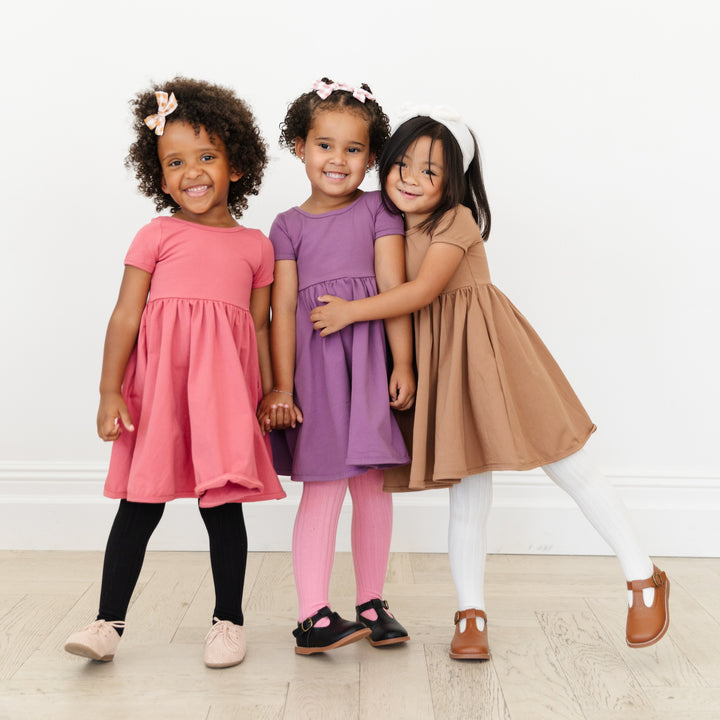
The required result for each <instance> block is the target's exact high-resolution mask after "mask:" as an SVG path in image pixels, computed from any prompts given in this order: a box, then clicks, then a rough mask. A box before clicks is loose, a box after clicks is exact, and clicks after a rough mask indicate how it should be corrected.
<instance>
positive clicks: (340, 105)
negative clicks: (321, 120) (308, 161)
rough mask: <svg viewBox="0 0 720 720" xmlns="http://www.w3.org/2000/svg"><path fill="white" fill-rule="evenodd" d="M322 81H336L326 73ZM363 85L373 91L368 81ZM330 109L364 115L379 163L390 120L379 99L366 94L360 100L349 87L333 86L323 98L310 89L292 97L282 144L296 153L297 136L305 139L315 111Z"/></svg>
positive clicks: (373, 151)
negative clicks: (365, 96)
mask: <svg viewBox="0 0 720 720" xmlns="http://www.w3.org/2000/svg"><path fill="white" fill-rule="evenodd" d="M322 81H323V82H324V83H327V84H328V85H330V84H332V82H333V81H332V80H329V79H328V78H326V77H324V78H323V79H322ZM360 87H361V88H362V89H363V90H366V91H367V92H369V93H371V92H372V90H370V87H369V86H368V85H366V84H365V83H363V84H362V85H361V86H360ZM330 110H341V111H348V112H355V113H359V114H361V115H363V116H364V117H365V119H366V120H367V121H368V126H369V127H368V130H369V134H370V152H371V153H373V154H374V156H375V164H377V159H378V157H379V156H380V153H381V152H382V149H383V147H384V145H385V143H386V142H387V139H388V137H389V136H390V121H389V120H388V117H387V115H386V114H385V113H384V112H383V109H382V108H381V107H380V104H379V103H378V102H377V100H370V99H368V98H366V99H365V102H360V100H358V99H357V98H355V97H354V96H353V94H352V92H350V91H349V90H333V91H332V92H331V93H330V95H328V96H327V98H325V99H324V100H323V99H322V98H321V97H320V96H319V95H318V94H317V92H316V91H315V90H310V91H309V92H306V93H303V94H302V95H301V96H300V97H299V98H297V99H296V100H293V101H292V102H291V103H290V104H289V105H288V109H287V113H286V114H285V120H283V122H282V123H280V147H284V148H287V149H288V150H290V152H291V153H292V154H293V155H295V139H296V138H302V139H303V140H305V139H306V138H307V136H308V133H309V132H310V128H311V127H312V122H313V118H314V117H315V114H316V113H318V112H327V111H330Z"/></svg>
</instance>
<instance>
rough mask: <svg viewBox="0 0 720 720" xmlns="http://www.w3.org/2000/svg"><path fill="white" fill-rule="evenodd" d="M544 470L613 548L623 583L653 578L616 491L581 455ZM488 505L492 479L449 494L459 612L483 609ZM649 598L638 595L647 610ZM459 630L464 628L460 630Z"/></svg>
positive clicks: (478, 479)
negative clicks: (620, 567) (624, 580)
mask: <svg viewBox="0 0 720 720" xmlns="http://www.w3.org/2000/svg"><path fill="white" fill-rule="evenodd" d="M543 470H544V471H545V473H546V474H547V475H548V477H549V478H550V479H551V480H553V482H555V483H556V484H557V485H558V487H560V488H562V489H563V490H565V492H567V493H568V494H569V495H570V497H572V499H573V500H574V501H575V502H576V503H577V505H578V507H579V508H580V510H582V512H583V514H584V515H585V517H586V518H587V519H588V520H589V521H590V524H591V525H592V526H593V527H594V528H595V529H596V530H597V531H598V533H600V535H601V537H602V538H603V539H604V540H605V542H607V544H608V545H609V546H610V547H611V548H612V550H613V551H614V552H615V554H616V555H617V557H618V560H619V561H620V565H621V566H622V569H623V573H624V575H625V578H626V579H627V580H628V581H630V580H644V579H645V578H649V577H650V576H651V575H652V573H653V564H652V561H651V560H650V558H649V557H648V555H647V553H646V552H645V550H644V549H643V547H642V545H641V543H640V542H639V540H638V538H637V535H636V533H635V531H634V529H633V527H632V524H631V522H630V517H629V515H628V512H627V509H626V508H625V505H624V504H623V502H622V500H621V499H620V496H619V494H618V492H617V490H616V489H615V488H614V487H613V486H612V485H611V484H610V483H609V482H608V480H607V479H606V478H605V476H604V475H602V474H601V473H600V472H599V471H598V470H597V469H596V468H595V466H594V465H593V463H592V461H591V460H590V457H589V455H588V453H587V452H586V451H585V450H584V449H581V450H578V451H577V452H576V453H574V454H573V455H570V456H569V457H567V458H564V459H563V460H559V461H558V462H555V463H551V464H550V465H545V466H544V467H543ZM491 504H492V473H489V472H487V473H480V474H478V475H471V476H469V477H466V478H463V480H462V481H461V482H460V483H458V484H457V485H453V486H452V487H451V488H450V524H449V528H448V555H449V559H450V570H451V572H452V576H453V581H454V582H455V588H456V590H457V594H458V609H459V610H467V609H469V608H477V609H479V610H484V609H485V595H484V584H485V556H486V553H487V520H488V514H489V512H490V505H491ZM653 594H654V591H653V589H652V588H648V589H646V590H643V600H644V602H645V604H646V605H650V604H652V600H653ZM631 597H632V596H631V595H630V600H629V601H630V602H632V600H631ZM460 630H461V631H462V630H464V628H463V627H462V626H461V628H460Z"/></svg>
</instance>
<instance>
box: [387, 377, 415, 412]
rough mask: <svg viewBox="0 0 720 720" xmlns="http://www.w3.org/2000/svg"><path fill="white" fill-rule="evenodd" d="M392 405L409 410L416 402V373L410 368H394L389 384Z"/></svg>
mask: <svg viewBox="0 0 720 720" xmlns="http://www.w3.org/2000/svg"><path fill="white" fill-rule="evenodd" d="M388 390H389V392H390V407H391V408H394V409H395V410H409V409H410V408H411V407H412V406H413V403H414V402H415V390H416V383H415V375H414V373H413V371H412V370H411V369H409V368H393V371H392V374H391V375H390V383H389V385H388Z"/></svg>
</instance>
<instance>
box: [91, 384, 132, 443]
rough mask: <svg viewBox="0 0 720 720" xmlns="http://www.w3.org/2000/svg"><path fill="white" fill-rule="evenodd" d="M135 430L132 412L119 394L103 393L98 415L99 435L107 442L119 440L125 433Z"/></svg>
mask: <svg viewBox="0 0 720 720" xmlns="http://www.w3.org/2000/svg"><path fill="white" fill-rule="evenodd" d="M123 428H124V429H125V430H128V431H129V432H133V431H134V430H135V426H134V425H133V422H132V419H131V418H130V412H129V411H128V409H127V405H126V404H125V401H124V400H123V398H122V395H121V394H120V393H119V392H113V393H103V394H102V395H101V396H100V407H99V408H98V414H97V433H98V435H99V437H100V438H101V439H102V440H105V442H109V441H110V442H111V441H113V440H117V439H118V438H119V437H120V435H121V434H122V432H123Z"/></svg>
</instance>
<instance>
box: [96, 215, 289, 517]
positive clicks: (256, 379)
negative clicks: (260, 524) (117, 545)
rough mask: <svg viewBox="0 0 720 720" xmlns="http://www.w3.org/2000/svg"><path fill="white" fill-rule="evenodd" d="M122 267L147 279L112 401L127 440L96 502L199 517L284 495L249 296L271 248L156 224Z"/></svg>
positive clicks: (227, 231) (255, 238) (236, 235)
mask: <svg viewBox="0 0 720 720" xmlns="http://www.w3.org/2000/svg"><path fill="white" fill-rule="evenodd" d="M125 264H126V265H131V266H133V267H137V268H140V269H141V270H145V271H146V272H149V273H151V274H152V279H151V282H150V292H149V295H148V301H147V305H146V307H145V310H144V311H143V315H142V319H141V322H140V329H139V333H138V338H137V343H136V345H135V348H134V349H133V351H132V354H131V356H130V359H129V362H128V365H127V369H126V371H125V376H124V379H123V384H122V394H123V398H124V399H125V402H126V403H127V406H128V410H129V411H130V417H131V418H132V419H133V423H134V425H135V431H134V432H128V431H123V433H122V434H121V436H120V437H119V438H118V439H117V440H116V441H115V442H114V443H113V449H112V455H111V458H110V467H109V471H108V476H107V480H106V483H105V495H106V496H107V497H111V498H126V499H127V500H130V501H132V502H144V503H162V502H166V501H168V500H172V499H174V498H183V497H197V498H199V501H200V505H201V506H202V507H213V506H216V505H222V504H224V503H228V502H250V501H255V500H268V499H271V498H281V497H284V496H285V493H284V492H283V490H282V487H281V485H280V482H279V480H278V477H277V475H276V473H275V471H274V469H273V465H272V457H271V452H270V446H269V439H268V438H267V437H263V435H262V432H261V431H260V427H259V425H258V422H257V420H256V417H255V413H256V409H257V406H258V403H259V402H260V399H261V398H262V384H261V379H260V368H259V363H258V351H257V341H256V337H255V329H254V325H253V320H252V316H251V315H250V311H249V308H250V294H251V291H252V290H253V289H254V288H258V287H263V286H266V285H269V284H270V283H271V282H272V278H273V251H272V245H271V244H270V241H269V240H268V239H267V238H266V237H265V236H264V235H263V234H262V233H261V232H259V231H258V230H251V229H248V228H244V227H242V226H236V227H231V228H216V227H206V226H203V225H198V224H196V223H191V222H186V221H184V220H180V219H178V218H173V217H159V218H155V219H154V220H152V221H151V222H150V223H149V224H148V225H146V226H145V227H143V228H141V229H140V231H139V232H138V234H137V235H136V237H135V239H134V240H133V242H132V244H131V246H130V249H129V251H128V253H127V256H126V259H125Z"/></svg>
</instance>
